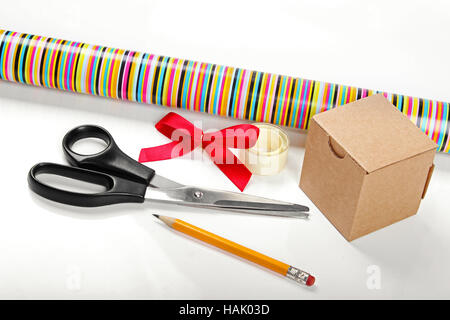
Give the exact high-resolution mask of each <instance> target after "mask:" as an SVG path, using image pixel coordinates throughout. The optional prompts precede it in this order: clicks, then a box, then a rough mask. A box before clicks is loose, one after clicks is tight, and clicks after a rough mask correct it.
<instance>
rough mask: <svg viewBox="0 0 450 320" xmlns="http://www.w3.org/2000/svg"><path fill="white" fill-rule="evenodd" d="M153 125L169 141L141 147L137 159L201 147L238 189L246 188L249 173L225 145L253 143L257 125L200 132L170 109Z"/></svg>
mask: <svg viewBox="0 0 450 320" xmlns="http://www.w3.org/2000/svg"><path fill="white" fill-rule="evenodd" d="M155 128H156V129H157V130H158V131H159V132H160V133H162V134H163V135H164V136H166V137H167V138H169V139H171V140H172V142H170V143H167V144H164V145H161V146H156V147H151V148H143V149H141V152H140V154H139V162H150V161H159V160H167V159H173V158H177V157H181V156H183V155H185V154H188V153H189V152H191V151H193V150H194V149H195V148H197V147H202V148H203V149H204V150H205V151H206V153H207V154H208V155H209V156H210V157H211V159H212V160H213V162H214V164H215V165H216V166H217V167H218V168H219V169H220V170H221V171H222V172H223V173H224V174H225V175H226V176H227V177H228V178H229V179H230V180H231V181H232V182H233V183H234V184H235V185H236V186H237V187H238V188H239V190H241V191H243V190H244V189H245V186H246V185H247V184H248V181H249V180H250V178H251V176H252V173H251V172H250V170H248V168H247V167H246V166H245V165H244V164H243V163H242V162H240V161H239V159H238V158H237V157H236V156H235V155H234V154H233V153H232V152H231V151H230V150H229V149H228V148H238V149H247V148H250V147H253V146H254V145H255V143H256V141H257V140H258V135H259V129H258V128H257V127H256V126H253V125H250V124H241V125H236V126H231V127H228V128H224V129H222V130H219V131H214V132H208V133H203V131H202V130H201V129H200V128H197V127H196V126H194V125H193V124H192V123H191V122H189V121H188V120H186V119H185V118H183V117H182V116H180V115H179V114H177V113H174V112H169V113H168V114H167V115H166V116H164V117H163V118H162V119H161V120H160V121H159V122H158V123H157V124H156V125H155Z"/></svg>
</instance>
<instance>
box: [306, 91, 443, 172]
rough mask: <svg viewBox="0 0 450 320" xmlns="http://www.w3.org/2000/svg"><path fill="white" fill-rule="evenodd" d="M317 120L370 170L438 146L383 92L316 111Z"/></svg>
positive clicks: (352, 155) (362, 165) (351, 154)
mask: <svg viewBox="0 0 450 320" xmlns="http://www.w3.org/2000/svg"><path fill="white" fill-rule="evenodd" d="M314 120H315V121H316V122H317V123H318V124H319V125H320V126H321V127H322V129H324V130H325V132H327V134H328V135H329V136H331V137H333V139H334V140H335V141H336V142H337V143H338V144H339V145H340V146H341V147H342V148H343V149H344V150H345V151H346V152H347V153H348V154H349V155H350V156H351V157H352V158H353V159H354V160H355V161H356V162H357V163H358V164H359V165H360V166H361V167H362V168H363V169H364V170H366V171H367V172H369V173H370V172H373V171H375V170H377V169H379V168H382V167H385V166H387V165H390V164H392V163H395V162H398V161H401V160H403V159H407V158H409V157H412V156H415V155H417V154H420V153H423V152H425V151H429V150H432V149H435V148H437V145H436V144H435V143H434V142H433V141H432V140H431V139H430V138H428V137H427V135H425V134H424V133H423V132H422V131H421V130H420V129H419V128H418V127H416V126H415V125H414V124H413V123H412V122H411V121H410V120H409V119H408V118H407V117H406V116H405V115H403V114H402V113H401V112H400V111H399V110H398V109H397V108H396V107H394V106H393V105H392V104H391V103H390V102H389V101H388V100H387V99H386V98H385V97H384V96H383V95H382V94H377V95H373V96H370V97H367V98H364V99H361V100H358V101H355V102H352V103H349V104H347V105H345V106H341V107H338V108H335V109H332V110H329V111H327V112H323V113H319V114H316V115H315V116H314Z"/></svg>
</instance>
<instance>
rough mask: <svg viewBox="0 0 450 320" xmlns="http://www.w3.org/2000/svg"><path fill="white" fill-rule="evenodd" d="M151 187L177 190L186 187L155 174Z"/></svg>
mask: <svg viewBox="0 0 450 320" xmlns="http://www.w3.org/2000/svg"><path fill="white" fill-rule="evenodd" d="M149 186H150V187H153V188H161V189H175V188H181V187H184V186H185V185H184V184H181V183H178V182H175V181H173V180H170V179H167V178H164V177H163V176H160V175H157V174H155V175H154V176H153V178H152V180H151V181H150V184H149Z"/></svg>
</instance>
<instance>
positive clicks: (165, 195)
mask: <svg viewBox="0 0 450 320" xmlns="http://www.w3.org/2000/svg"><path fill="white" fill-rule="evenodd" d="M87 138H98V139H101V140H103V141H104V142H105V144H106V147H105V149H103V150H102V151H100V152H98V153H94V154H88V155H85V154H79V153H77V152H75V151H73V149H72V147H73V145H74V143H75V142H77V141H79V140H82V139H87ZM62 146H63V150H64V154H65V156H66V158H67V160H68V162H69V163H70V164H71V165H72V166H66V165H61V164H56V163H48V162H42V163H38V164H36V165H34V166H33V167H32V168H31V169H30V171H29V173H28V184H29V187H30V188H31V190H33V191H34V192H35V193H37V194H38V195H40V196H42V197H44V198H47V199H49V200H52V201H56V202H59V203H64V204H68V205H73V206H79V207H99V206H105V205H110V204H117V203H129V202H135V203H143V202H144V201H146V200H148V201H150V202H159V203H170V204H177V205H183V206H191V207H201V208H212V209H223V210H231V211H243V212H247V213H253V214H262V215H275V216H287V217H308V213H307V212H308V211H309V208H308V207H306V206H302V205H299V204H293V203H287V202H282V201H276V200H270V199H267V198H262V197H257V196H251V195H246V194H241V193H237V192H228V191H219V190H212V189H206V188H198V187H194V186H187V185H183V184H180V183H178V182H175V181H172V180H170V179H167V178H164V177H162V176H159V175H157V174H156V173H155V171H154V170H153V169H151V168H149V167H147V166H145V165H143V164H141V163H139V162H137V161H136V160H134V159H132V158H131V157H129V156H128V155H126V154H125V153H124V152H123V151H122V150H120V148H119V147H118V146H117V144H116V143H115V141H114V139H113V137H112V136H111V134H110V133H109V132H108V131H107V130H105V129H104V128H102V127H99V126H95V125H82V126H78V127H76V128H74V129H72V130H70V131H69V132H68V133H67V134H66V135H65V136H64V138H63V142H62ZM40 174H51V175H56V176H60V177H66V178H70V179H74V180H78V181H82V182H87V183H91V184H95V185H99V186H102V187H104V188H106V190H105V191H102V192H97V193H79V192H73V191H69V190H64V189H61V188H58V187H55V186H52V185H51V184H48V183H45V182H43V181H41V180H39V179H38V176H39V175H40Z"/></svg>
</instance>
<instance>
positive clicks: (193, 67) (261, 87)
mask: <svg viewBox="0 0 450 320" xmlns="http://www.w3.org/2000/svg"><path fill="white" fill-rule="evenodd" d="M0 79H3V80H8V81H15V82H21V83H26V84H31V85H36V86H44V87H48V88H58V89H62V90H68V91H74V92H81V93H87V94H92V95H100V96H104V97H111V98H118V99H126V100H131V101H136V102H141V103H151V104H159V105H164V106H168V107H177V108H182V109H188V110H194V111H202V112H207V113H211V114H217V115H222V116H230V117H234V118H238V119H247V120H255V121H261V122H270V123H274V124H278V125H283V126H289V127H294V128H300V129H307V128H308V124H309V119H310V118H311V116H313V115H314V114H316V113H318V112H321V111H325V110H328V109H331V108H334V107H336V106H339V105H343V104H346V103H349V102H352V101H355V100H357V99H359V98H364V97H367V96H369V95H372V94H375V93H379V91H374V90H367V89H361V88H356V87H350V86H344V85H338V84H332V83H326V82H320V81H314V80H307V79H301V78H293V77H288V76H282V75H276V74H271V73H264V72H258V71H250V70H245V69H240V68H233V67H227V66H220V65H216V64H210V63H203V62H195V61H189V60H183V59H177V58H171V57H166V56H158V55H155V54H149V53H140V52H135V51H130V50H122V49H115V48H108V47H103V46H98V45H89V44H85V43H81V42H75V41H67V40H60V39H54V38H48V37H42V36H35V35H31V34H26V33H18V32H12V31H4V30H0ZM383 94H384V96H385V97H386V98H388V99H389V100H390V101H391V102H392V104H394V105H395V106H396V107H397V108H398V109H399V110H400V111H401V112H403V113H404V114H405V115H406V116H407V117H408V118H409V119H411V121H412V122H414V123H415V124H416V125H417V126H418V127H419V128H420V129H421V130H422V131H423V132H425V133H426V134H427V135H428V136H429V137H430V138H431V139H433V140H434V141H435V142H436V143H437V144H438V151H442V152H446V153H449V151H450V141H449V128H448V124H449V118H450V112H449V103H447V102H439V101H433V100H428V99H421V98H414V97H409V96H404V95H398V94H390V93H383Z"/></svg>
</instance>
